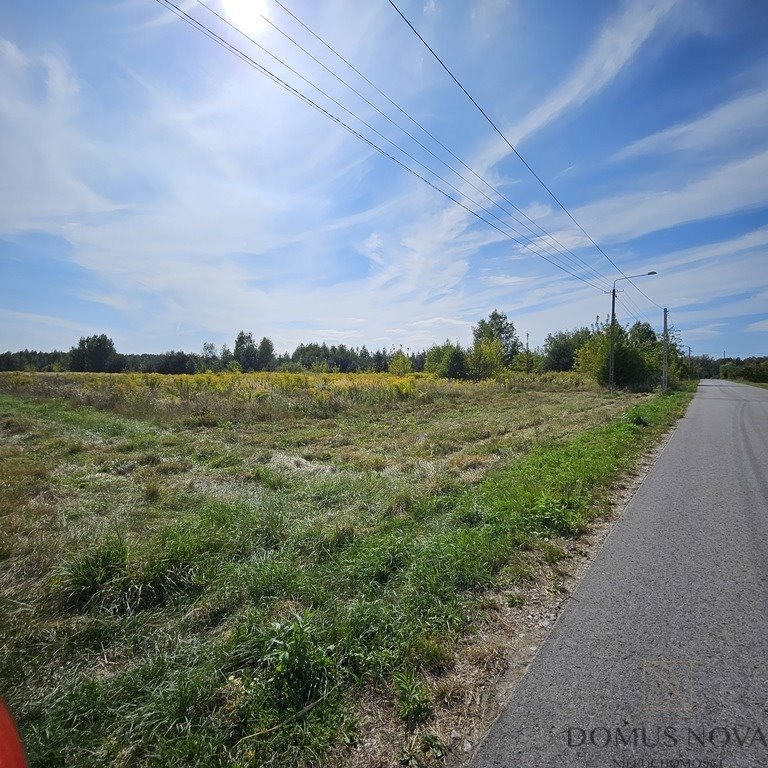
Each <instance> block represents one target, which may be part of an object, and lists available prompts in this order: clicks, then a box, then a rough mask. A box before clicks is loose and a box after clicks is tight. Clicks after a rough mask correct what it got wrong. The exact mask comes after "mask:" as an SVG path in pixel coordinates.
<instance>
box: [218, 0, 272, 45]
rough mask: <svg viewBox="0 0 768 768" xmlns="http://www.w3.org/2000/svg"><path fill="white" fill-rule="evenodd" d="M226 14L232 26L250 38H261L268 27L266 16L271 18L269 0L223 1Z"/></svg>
mask: <svg viewBox="0 0 768 768" xmlns="http://www.w3.org/2000/svg"><path fill="white" fill-rule="evenodd" d="M221 4H222V5H223V7H224V14H225V15H226V17H227V18H228V19H229V21H230V22H232V24H234V25H235V26H236V27H237V28H238V29H239V30H240V31H241V32H245V34H246V35H248V36H249V37H258V36H260V35H261V34H262V33H263V32H264V30H265V28H266V26H267V22H266V21H264V17H265V16H269V13H268V10H269V9H268V6H267V0H222V2H221Z"/></svg>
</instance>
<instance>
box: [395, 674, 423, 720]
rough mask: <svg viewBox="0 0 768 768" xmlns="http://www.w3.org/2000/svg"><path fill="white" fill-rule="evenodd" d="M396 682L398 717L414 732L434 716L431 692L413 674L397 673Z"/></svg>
mask: <svg viewBox="0 0 768 768" xmlns="http://www.w3.org/2000/svg"><path fill="white" fill-rule="evenodd" d="M394 680H395V697H396V705H397V716H398V717H399V718H400V719H401V720H403V721H404V722H405V724H406V726H407V727H408V730H411V731H412V730H413V729H414V728H415V727H416V726H417V725H421V724H422V723H423V722H425V721H426V720H427V718H428V717H429V716H430V715H431V714H432V704H431V702H430V699H429V691H428V690H427V688H426V686H425V685H424V684H423V683H422V682H421V681H420V680H419V679H418V678H417V677H416V676H415V675H414V674H413V673H412V672H408V671H401V672H396V673H395V677H394Z"/></svg>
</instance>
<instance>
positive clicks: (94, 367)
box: [69, 333, 117, 372]
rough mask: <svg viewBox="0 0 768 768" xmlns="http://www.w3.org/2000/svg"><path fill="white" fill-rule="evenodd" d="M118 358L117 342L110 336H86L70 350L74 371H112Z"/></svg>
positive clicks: (71, 364) (70, 362) (71, 365)
mask: <svg viewBox="0 0 768 768" xmlns="http://www.w3.org/2000/svg"><path fill="white" fill-rule="evenodd" d="M116 358H117V352H116V351H115V344H114V342H113V341H112V339H110V338H109V336H107V335H106V334H104V333H102V334H101V335H99V336H96V335H94V336H85V337H81V339H80V341H79V342H78V344H77V346H76V347H72V349H71V350H70V352H69V367H70V370H72V371H96V372H104V371H110V370H112V369H113V366H114V363H115V361H116Z"/></svg>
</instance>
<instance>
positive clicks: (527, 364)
mask: <svg viewBox="0 0 768 768" xmlns="http://www.w3.org/2000/svg"><path fill="white" fill-rule="evenodd" d="M608 331H609V326H608V324H606V323H603V324H600V323H599V322H596V323H595V325H593V326H592V327H591V328H586V327H585V328H577V329H574V330H568V331H558V332H556V333H552V334H550V335H548V336H547V338H546V341H545V343H544V345H543V346H542V347H541V348H537V349H534V350H531V349H528V348H527V346H526V345H524V344H523V343H522V342H521V341H520V339H519V337H518V335H517V332H516V330H515V327H514V325H513V323H512V322H511V321H510V320H509V319H508V318H507V316H506V315H505V314H504V313H503V312H499V311H498V310H494V311H493V312H491V314H490V315H489V316H488V318H486V319H483V320H480V321H479V322H478V323H477V325H476V326H475V327H474V328H473V343H472V345H471V346H470V347H467V348H465V347H463V346H462V345H460V344H459V343H454V342H451V341H449V340H446V341H445V342H444V343H443V344H435V345H433V346H432V347H430V348H429V349H425V350H422V351H420V352H410V351H409V352H404V351H403V350H402V349H394V348H393V349H377V350H374V351H370V350H369V349H368V348H367V347H366V346H365V345H363V346H361V347H348V346H346V345H344V344H338V345H328V344H325V343H322V344H318V343H314V342H313V343H308V344H299V345H298V346H297V347H296V349H294V350H293V352H291V353H288V352H284V353H282V354H277V353H276V352H275V348H274V344H273V343H272V341H271V340H270V339H269V338H267V337H263V338H262V339H261V340H260V341H258V342H257V341H256V340H255V338H254V337H253V335H252V334H251V333H249V332H246V331H240V333H239V334H238V335H237V338H236V339H235V342H234V346H233V348H232V349H230V348H229V346H228V345H226V344H224V345H222V346H221V347H217V346H215V345H214V344H212V343H205V344H203V347H202V350H201V351H200V352H184V351H181V350H171V351H168V352H164V353H160V354H152V353H143V354H123V353H120V352H118V351H117V349H116V348H115V344H114V342H113V341H112V339H111V338H109V336H107V335H106V334H100V335H94V336H88V337H83V338H81V339H80V340H79V342H78V343H77V344H76V345H75V346H73V347H72V348H71V349H70V350H69V351H66V352H64V351H53V352H42V351H37V350H28V349H25V350H22V351H20V352H10V351H9V352H4V353H0V371H41V372H46V371H47V372H56V371H94V372H104V373H122V372H142V373H163V374H193V373H201V372H204V371H213V372H220V371H242V372H250V371H287V372H301V371H316V372H334V371H336V372H339V373H356V372H381V373H384V372H390V373H396V374H401V375H402V374H407V373H411V372H416V373H418V372H422V371H427V372H431V373H434V374H436V375H438V376H441V377H445V378H455V379H474V380H479V379H485V378H490V377H491V376H494V375H497V374H499V373H501V372H503V371H505V370H517V371H526V372H529V373H533V372H536V373H541V372H546V371H570V370H574V369H578V370H581V371H583V372H585V373H587V374H589V375H592V376H593V377H594V378H596V379H597V380H598V381H601V383H604V382H603V381H602V379H603V378H604V369H605V357H606V349H607V346H606V339H607V338H608ZM660 341H661V340H660V339H659V338H658V337H657V335H656V333H655V332H654V331H653V329H652V328H651V326H650V325H649V324H648V323H642V322H637V323H635V324H634V325H633V326H631V327H629V328H624V327H621V326H617V328H616V339H615V343H616V345H617V355H618V357H617V365H618V364H619V361H621V369H622V370H624V371H627V372H628V373H629V372H631V375H630V379H628V380H627V382H626V383H627V384H628V385H632V384H636V383H638V382H642V381H644V380H645V381H647V382H649V383H652V380H653V379H654V378H655V374H656V373H657V372H658V367H659V359H660V358H659V354H660V353H659V350H660ZM670 352H671V355H672V361H671V362H672V364H673V369H674V371H675V372H676V374H677V375H678V376H679V377H681V378H716V377H721V378H730V379H746V380H749V381H755V382H768V357H750V358H746V359H741V358H724V359H719V360H717V359H714V358H712V357H710V356H708V355H697V356H691V355H689V356H687V357H686V356H684V355H683V354H682V348H681V346H680V345H679V344H678V343H677V342H676V341H675V340H674V339H673V340H672V343H671V349H670ZM671 370H672V369H671Z"/></svg>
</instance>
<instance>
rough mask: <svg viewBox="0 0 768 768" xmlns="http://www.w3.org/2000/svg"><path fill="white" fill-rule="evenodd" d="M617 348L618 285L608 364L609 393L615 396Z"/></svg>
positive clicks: (614, 288)
mask: <svg viewBox="0 0 768 768" xmlns="http://www.w3.org/2000/svg"><path fill="white" fill-rule="evenodd" d="M615 347H616V283H615V282H614V284H613V290H611V353H610V356H609V362H608V391H609V392H610V393H611V394H613V393H614V392H615V391H616V382H615V377H614V367H615V365H614V360H613V357H614V349H615Z"/></svg>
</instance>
